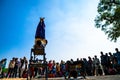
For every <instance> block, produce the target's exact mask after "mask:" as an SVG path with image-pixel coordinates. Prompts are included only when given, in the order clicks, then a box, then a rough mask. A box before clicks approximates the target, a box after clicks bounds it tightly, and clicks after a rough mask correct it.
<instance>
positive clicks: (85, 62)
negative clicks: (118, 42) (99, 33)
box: [0, 48, 120, 78]
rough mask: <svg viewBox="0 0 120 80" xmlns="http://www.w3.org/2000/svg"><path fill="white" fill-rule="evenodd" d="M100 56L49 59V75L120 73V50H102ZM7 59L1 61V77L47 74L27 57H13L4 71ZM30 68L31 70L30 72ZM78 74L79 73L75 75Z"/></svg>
mask: <svg viewBox="0 0 120 80" xmlns="http://www.w3.org/2000/svg"><path fill="white" fill-rule="evenodd" d="M100 54H101V55H100V58H98V56H96V55H95V56H94V57H90V56H88V59H87V58H77V59H76V60H73V59H70V60H68V61H64V60H61V61H60V63H59V62H56V61H55V60H50V61H47V69H48V71H47V72H48V77H65V78H66V77H67V76H68V77H70V76H71V75H72V76H73V77H77V76H83V77H84V78H85V76H99V75H100V76H102V75H115V74H120V51H119V50H118V48H115V53H111V52H109V53H103V52H102V51H101V52H100ZM6 62H7V59H6V58H5V59H2V60H1V61H0V77H1V78H3V77H6V78H10V77H14V78H16V77H19V78H21V77H22V78H25V77H27V76H28V73H29V72H31V77H36V76H37V75H45V69H44V67H42V66H41V67H30V66H29V62H30V60H29V61H28V60H27V59H26V57H23V58H20V59H18V58H12V60H10V62H9V65H8V71H7V72H4V69H5V66H6ZM36 62H39V63H41V64H43V63H42V61H41V60H39V59H36ZM28 70H29V72H28ZM74 74H77V75H74Z"/></svg>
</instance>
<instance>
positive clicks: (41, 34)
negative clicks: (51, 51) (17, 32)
mask: <svg viewBox="0 0 120 80" xmlns="http://www.w3.org/2000/svg"><path fill="white" fill-rule="evenodd" d="M36 38H40V39H45V24H44V18H40V22H39V24H38V26H37V29H36V34H35V39H36Z"/></svg>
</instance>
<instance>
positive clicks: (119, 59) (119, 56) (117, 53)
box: [113, 48, 120, 65]
mask: <svg viewBox="0 0 120 80" xmlns="http://www.w3.org/2000/svg"><path fill="white" fill-rule="evenodd" d="M115 51H116V52H115V53H114V54H113V55H114V56H115V57H116V58H117V60H118V65H120V51H119V50H118V48H115Z"/></svg>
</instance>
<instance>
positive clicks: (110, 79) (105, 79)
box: [0, 75, 120, 80]
mask: <svg viewBox="0 0 120 80" xmlns="http://www.w3.org/2000/svg"><path fill="white" fill-rule="evenodd" d="M0 80H27V79H26V78H3V79H0ZM32 80H45V78H35V79H32ZM48 80H65V79H64V78H63V77H60V78H48ZM70 80H74V79H72V78H71V79H70ZM75 80H120V75H108V76H87V77H86V79H81V77H79V78H78V79H75Z"/></svg>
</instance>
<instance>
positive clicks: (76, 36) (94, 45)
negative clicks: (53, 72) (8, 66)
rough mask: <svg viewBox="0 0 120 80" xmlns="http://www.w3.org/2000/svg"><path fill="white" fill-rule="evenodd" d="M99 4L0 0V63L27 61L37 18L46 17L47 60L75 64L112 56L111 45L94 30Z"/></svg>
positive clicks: (80, 0) (89, 1)
mask: <svg viewBox="0 0 120 80" xmlns="http://www.w3.org/2000/svg"><path fill="white" fill-rule="evenodd" d="M98 2H99V0H0V60H1V59H3V58H7V59H8V61H9V60H10V59H12V58H13V57H18V58H22V57H24V56H26V57H27V59H28V60H29V57H30V50H31V48H32V47H33V45H34V40H35V32H36V28H37V25H38V23H39V19H40V17H45V21H44V22H45V25H46V27H45V30H46V39H47V41H48V44H47V45H46V48H45V52H46V58H47V60H56V62H60V60H64V61H66V60H70V59H73V60H76V59H77V58H87V57H88V56H91V57H94V55H97V56H98V57H99V56H100V51H103V52H104V53H108V52H112V53H114V52H115V48H118V49H119V48H120V45H119V42H120V39H118V41H117V42H116V43H115V42H111V41H110V40H109V39H108V38H107V35H105V34H104V32H102V31H101V30H100V29H97V28H96V27H95V22H94V19H95V17H96V15H97V14H98V13H97V5H98Z"/></svg>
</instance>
